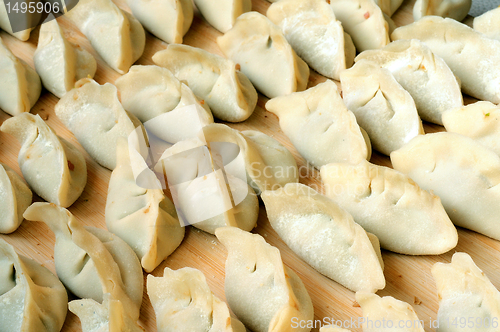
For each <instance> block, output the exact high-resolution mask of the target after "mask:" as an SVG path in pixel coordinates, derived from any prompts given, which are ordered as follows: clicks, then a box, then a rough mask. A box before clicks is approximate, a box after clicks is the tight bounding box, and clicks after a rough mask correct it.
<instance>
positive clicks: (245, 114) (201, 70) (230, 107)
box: [153, 45, 257, 122]
mask: <svg viewBox="0 0 500 332" xmlns="http://www.w3.org/2000/svg"><path fill="white" fill-rule="evenodd" d="M153 61H154V63H156V64H157V65H158V66H161V67H165V68H167V69H168V70H170V71H171V72H172V73H173V74H174V75H175V77H177V79H178V80H179V81H181V82H186V83H187V85H188V86H189V88H190V89H191V90H193V92H194V94H195V95H196V96H197V97H198V98H199V99H201V100H203V102H205V103H207V104H208V106H210V109H211V110H212V112H213V114H214V116H215V117H217V118H219V119H220V120H223V121H229V122H240V121H244V120H246V119H248V118H249V117H250V115H252V113H253V111H254V109H255V106H256V105H257V92H256V91H255V88H254V87H253V85H252V83H250V81H249V80H248V78H247V77H246V76H245V75H244V74H243V73H242V72H240V71H239V70H236V67H237V65H236V64H235V63H234V62H232V61H231V60H227V59H224V58H223V57H220V56H218V55H215V54H212V53H209V52H207V51H205V50H202V49H199V48H195V47H191V46H187V45H169V46H168V47H167V49H166V50H163V51H159V52H157V53H156V54H155V55H154V56H153Z"/></svg>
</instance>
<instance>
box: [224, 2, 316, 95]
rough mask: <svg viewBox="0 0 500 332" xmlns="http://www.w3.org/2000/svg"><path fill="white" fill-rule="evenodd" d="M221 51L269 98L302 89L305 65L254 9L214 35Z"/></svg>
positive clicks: (305, 84) (281, 34) (305, 82)
mask: <svg viewBox="0 0 500 332" xmlns="http://www.w3.org/2000/svg"><path fill="white" fill-rule="evenodd" d="M217 44H218V45H219V47H220V49H221V50H222V53H224V55H225V56H226V57H227V58H229V59H231V60H233V61H234V62H235V63H237V64H239V65H240V66H241V71H242V72H243V73H244V74H245V75H246V76H248V78H249V79H250V81H252V83H253V85H255V87H256V88H257V90H259V91H260V92H261V93H263V94H264V95H266V96H267V97H269V98H274V97H277V96H284V95H288V94H290V93H292V92H295V91H302V90H304V89H305V88H306V87H307V83H308V79H309V67H308V66H307V64H306V63H305V62H304V60H302V59H301V58H299V57H298V56H297V54H296V53H295V51H294V50H293V49H292V47H291V46H290V44H289V43H288V41H287V40H286V38H285V36H283V33H282V32H281V30H280V28H278V27H277V26H276V25H275V24H274V23H272V22H271V21H270V20H269V19H268V18H267V17H265V16H264V15H262V14H260V13H257V12H250V13H245V14H243V15H241V16H240V17H238V19H237V20H236V23H235V25H234V27H233V28H232V29H231V30H229V31H227V32H226V33H225V34H224V35H223V36H220V37H218V38H217Z"/></svg>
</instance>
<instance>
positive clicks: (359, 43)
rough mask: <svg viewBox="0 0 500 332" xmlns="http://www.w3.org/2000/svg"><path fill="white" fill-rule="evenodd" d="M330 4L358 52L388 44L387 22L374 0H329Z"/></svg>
mask: <svg viewBox="0 0 500 332" xmlns="http://www.w3.org/2000/svg"><path fill="white" fill-rule="evenodd" d="M330 5H331V6H332V8H333V11H334V12H335V16H336V17H337V20H339V21H340V22H342V26H343V27H344V30H345V32H347V33H348V34H349V35H350V36H351V37H352V41H353V42H354V46H356V49H357V50H358V52H363V51H365V50H371V49H378V48H382V47H384V46H385V45H387V44H389V42H390V40H389V24H388V23H387V21H386V20H385V18H384V14H383V13H382V10H381V9H380V8H379V6H377V4H376V2H375V0H331V2H330Z"/></svg>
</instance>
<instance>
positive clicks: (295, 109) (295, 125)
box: [266, 80, 371, 167]
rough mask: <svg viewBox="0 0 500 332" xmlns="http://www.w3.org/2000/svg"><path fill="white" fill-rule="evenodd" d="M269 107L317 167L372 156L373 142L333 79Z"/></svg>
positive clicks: (274, 101) (281, 98) (272, 101)
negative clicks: (370, 142)
mask: <svg viewBox="0 0 500 332" xmlns="http://www.w3.org/2000/svg"><path fill="white" fill-rule="evenodd" d="M266 109H267V110H268V111H269V112H272V113H274V114H276V115H277V116H278V117H279V118H280V122H279V123H280V127H281V129H282V130H283V132H284V133H285V135H287V136H288V138H289V139H290V141H291V142H292V144H293V145H294V146H295V148H296V149H297V150H298V151H299V153H300V154H301V155H302V156H303V157H304V158H305V159H306V160H307V161H308V162H310V163H311V164H312V165H314V166H316V167H320V166H323V165H326V164H329V163H333V162H344V161H345V162H350V163H354V164H356V163H359V162H360V161H361V160H363V159H370V155H371V146H370V145H369V141H367V140H365V137H364V135H363V132H362V129H361V128H360V127H359V126H358V123H357V122H356V117H355V116H354V114H353V113H352V112H351V111H349V110H348V109H347V107H346V106H345V104H344V102H343V101H342V98H340V95H339V93H338V91H337V86H336V85H335V83H333V82H332V81H330V80H327V81H326V82H324V83H321V84H318V85H317V86H315V87H313V88H309V89H307V90H306V91H304V92H297V93H293V94H291V95H289V96H283V97H278V98H273V99H271V100H270V101H268V102H267V103H266Z"/></svg>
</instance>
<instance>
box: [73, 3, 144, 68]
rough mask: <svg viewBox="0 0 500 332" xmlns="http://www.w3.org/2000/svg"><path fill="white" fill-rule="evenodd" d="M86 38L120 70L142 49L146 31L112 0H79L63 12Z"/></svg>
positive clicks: (131, 62)
mask: <svg viewBox="0 0 500 332" xmlns="http://www.w3.org/2000/svg"><path fill="white" fill-rule="evenodd" d="M65 17H67V18H69V19H70V20H71V21H72V22H73V23H74V24H75V25H76V26H77V27H78V29H80V31H81V32H82V33H83V34H84V35H85V36H86V37H87V38H88V39H89V41H90V43H91V44H92V47H93V48H94V49H95V50H96V52H97V53H99V55H100V56H101V57H102V58H103V60H104V61H105V62H106V63H107V64H108V65H109V66H110V67H111V68H112V69H114V70H116V71H117V72H119V73H120V74H125V73H126V72H127V71H128V69H129V68H130V66H132V64H133V63H134V62H135V61H137V59H139V58H140V57H141V55H142V52H144V46H145V45H146V34H145V32H144V28H143V27H142V25H141V23H139V21H137V19H136V18H135V17H133V16H132V15H131V14H129V13H128V12H126V11H124V10H121V9H120V8H118V7H117V6H116V5H115V4H114V3H113V2H112V1H111V0H79V1H78V4H77V5H76V6H75V7H74V8H73V9H71V10H70V11H69V12H68V13H66V14H65Z"/></svg>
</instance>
